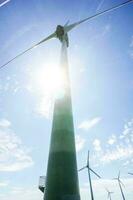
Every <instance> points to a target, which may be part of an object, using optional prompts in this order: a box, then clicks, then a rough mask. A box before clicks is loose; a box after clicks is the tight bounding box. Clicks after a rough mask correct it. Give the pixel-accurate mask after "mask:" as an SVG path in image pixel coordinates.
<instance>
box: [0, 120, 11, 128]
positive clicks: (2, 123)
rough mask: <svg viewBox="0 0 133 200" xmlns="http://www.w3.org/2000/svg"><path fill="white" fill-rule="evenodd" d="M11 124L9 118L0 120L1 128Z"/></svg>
mask: <svg viewBox="0 0 133 200" xmlns="http://www.w3.org/2000/svg"><path fill="white" fill-rule="evenodd" d="M10 125H11V122H9V121H8V120H7V119H1V120H0V128H4V127H5V128H8V127H9V126H10Z"/></svg>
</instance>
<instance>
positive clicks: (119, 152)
mask: <svg viewBox="0 0 133 200" xmlns="http://www.w3.org/2000/svg"><path fill="white" fill-rule="evenodd" d="M98 143H99V142H98V141H96V142H95V146H97V145H99V144H98ZM107 143H108V144H110V145H109V146H108V147H107V146H106V147H103V148H101V151H100V152H97V149H96V148H95V146H94V152H95V153H94V155H93V156H92V160H93V161H94V163H95V164H96V165H97V164H100V163H102V164H106V163H110V162H112V161H117V160H119V161H123V165H124V166H127V165H128V164H130V163H131V162H132V159H131V158H132V157H133V119H131V120H130V121H129V122H127V123H126V124H125V125H124V130H123V131H122V133H121V134H120V135H119V136H115V135H112V136H111V137H110V138H109V139H108V141H107Z"/></svg>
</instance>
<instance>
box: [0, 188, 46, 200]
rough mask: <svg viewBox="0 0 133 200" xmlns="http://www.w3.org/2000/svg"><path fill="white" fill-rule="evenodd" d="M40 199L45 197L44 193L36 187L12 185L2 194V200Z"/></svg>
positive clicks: (0, 195)
mask: <svg viewBox="0 0 133 200" xmlns="http://www.w3.org/2000/svg"><path fill="white" fill-rule="evenodd" d="M9 197H10V200H18V199H19V200H38V199H43V194H42V192H41V191H39V190H38V188H37V186H36V187H29V188H28V187H27V188H24V187H12V188H10V190H9V191H7V192H6V194H5V193H3V194H2V192H1V194H0V199H1V200H8V199H9Z"/></svg>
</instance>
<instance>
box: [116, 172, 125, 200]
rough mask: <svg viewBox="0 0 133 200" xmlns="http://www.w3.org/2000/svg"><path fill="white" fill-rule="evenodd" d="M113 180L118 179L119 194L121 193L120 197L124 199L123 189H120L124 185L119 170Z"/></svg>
mask: <svg viewBox="0 0 133 200" xmlns="http://www.w3.org/2000/svg"><path fill="white" fill-rule="evenodd" d="M114 180H117V181H118V184H119V188H120V191H121V195H122V199H123V200H125V196H124V192H123V189H122V186H123V187H125V186H124V184H123V183H122V181H121V180H120V171H119V174H118V177H117V178H114Z"/></svg>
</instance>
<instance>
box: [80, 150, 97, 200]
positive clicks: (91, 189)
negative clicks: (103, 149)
mask: <svg viewBox="0 0 133 200" xmlns="http://www.w3.org/2000/svg"><path fill="white" fill-rule="evenodd" d="M86 168H87V169H88V177H89V184H90V193H91V200H94V195H93V188H92V182H91V174H90V171H91V172H92V173H93V174H95V175H96V176H97V177H98V178H101V177H100V176H99V175H98V174H97V173H96V172H95V171H94V170H92V169H91V168H90V163H89V151H88V157H87V164H86V166H84V167H82V168H81V169H79V171H82V170H84V169H86Z"/></svg>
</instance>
